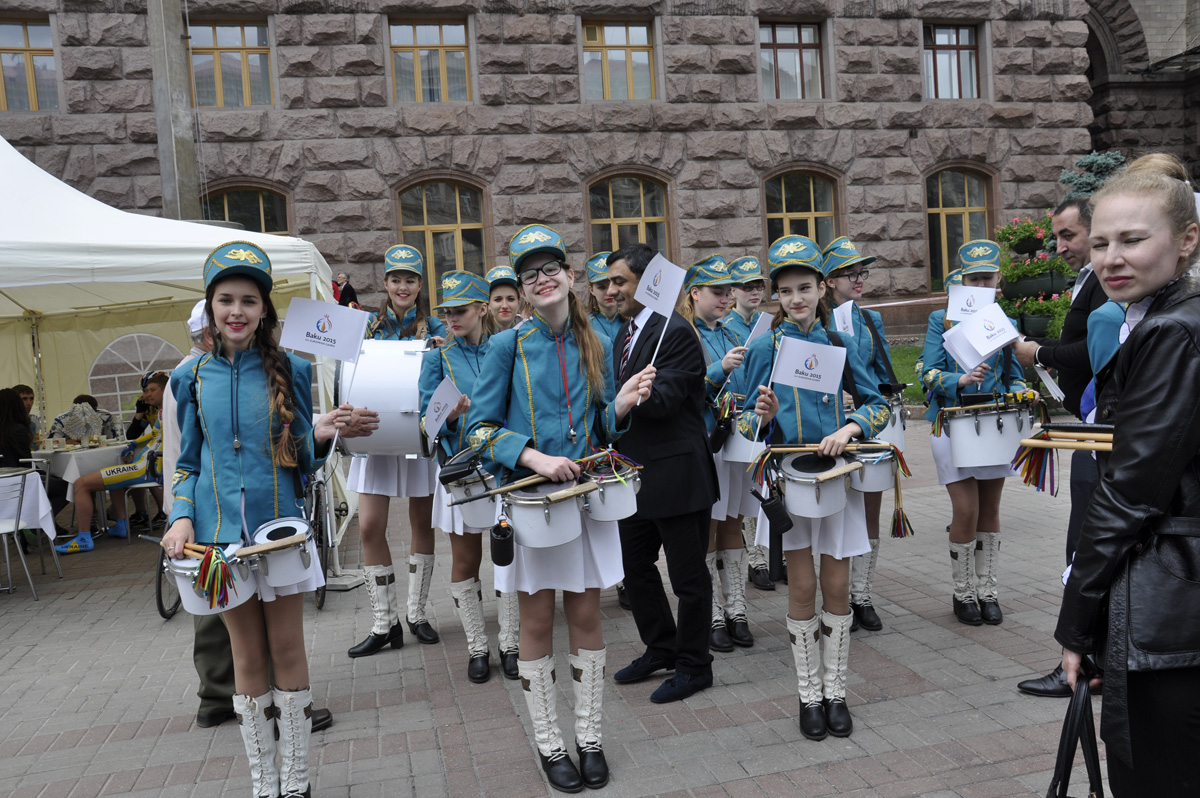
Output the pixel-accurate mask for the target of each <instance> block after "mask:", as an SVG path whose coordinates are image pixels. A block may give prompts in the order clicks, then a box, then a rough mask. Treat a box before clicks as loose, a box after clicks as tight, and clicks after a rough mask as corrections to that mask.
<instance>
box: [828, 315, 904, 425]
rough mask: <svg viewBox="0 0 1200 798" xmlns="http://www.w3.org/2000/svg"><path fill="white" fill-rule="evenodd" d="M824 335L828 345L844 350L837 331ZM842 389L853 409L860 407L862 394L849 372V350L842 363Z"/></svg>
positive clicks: (843, 343) (843, 344)
mask: <svg viewBox="0 0 1200 798" xmlns="http://www.w3.org/2000/svg"><path fill="white" fill-rule="evenodd" d="M825 333H826V335H828V336H829V341H830V343H832V344H833V345H834V346H840V347H841V348H842V349H846V344H845V342H844V341H842V336H841V334H840V333H839V332H838V331H837V330H835V329H832V328H830V329H828V330H826V331H825ZM889 369H890V366H889ZM842 388H843V389H845V391H846V392H847V393H849V394H850V399H851V400H852V401H853V402H854V407H855V409H858V408H860V407H862V405H863V401H862V394H860V393H859V392H858V383H857V382H855V381H854V372H852V371H851V370H850V352H849V350H847V351H846V359H845V361H843V362H842ZM839 401H840V400H839Z"/></svg>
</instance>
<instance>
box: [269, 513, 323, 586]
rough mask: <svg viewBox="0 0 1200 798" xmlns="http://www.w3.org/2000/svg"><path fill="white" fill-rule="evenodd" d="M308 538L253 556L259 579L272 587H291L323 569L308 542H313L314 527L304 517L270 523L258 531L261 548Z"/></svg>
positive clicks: (281, 519) (280, 519)
mask: <svg viewBox="0 0 1200 798" xmlns="http://www.w3.org/2000/svg"><path fill="white" fill-rule="evenodd" d="M296 535H304V540H303V541H301V542H299V543H296V544H294V545H291V546H286V547H283V548H280V549H276V550H274V551H268V552H264V553H262V554H258V555H254V556H253V564H254V568H255V570H257V571H258V575H259V578H261V579H262V580H263V581H264V582H266V583H267V584H268V585H270V586H271V587H288V586H290V585H295V584H299V583H300V582H303V581H304V580H306V579H308V578H309V577H310V576H311V575H312V571H313V570H315V569H318V568H320V565H319V564H318V563H317V562H316V560H315V559H314V558H313V556H312V555H311V554H310V552H309V547H308V542H309V541H310V540H311V539H312V527H311V526H309V524H308V521H306V520H304V519H303V518H277V519H275V520H274V521H268V522H267V523H265V524H263V525H262V526H260V527H259V528H258V529H257V530H255V532H254V545H255V546H261V545H263V544H266V543H274V542H276V541H280V540H286V539H287V538H290V537H295V536H296Z"/></svg>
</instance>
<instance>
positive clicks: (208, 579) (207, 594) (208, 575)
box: [192, 546, 237, 609]
mask: <svg viewBox="0 0 1200 798" xmlns="http://www.w3.org/2000/svg"><path fill="white" fill-rule="evenodd" d="M236 581H237V578H236V577H235V576H234V575H233V568H231V567H230V565H229V560H227V559H225V552H224V551H222V550H221V548H220V547H219V546H209V547H208V548H207V549H206V550H205V552H204V559H202V560H200V567H199V568H197V569H196V575H195V576H194V577H192V587H193V588H195V589H196V590H197V591H199V593H200V595H202V596H204V598H206V599H208V606H209V609H215V608H223V607H225V606H226V605H227V604H229V591H230V589H231V588H232V589H233V595H235V596H236V595H237V586H236V585H235V584H234V583H235V582H236Z"/></svg>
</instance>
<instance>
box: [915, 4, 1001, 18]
mask: <svg viewBox="0 0 1200 798" xmlns="http://www.w3.org/2000/svg"><path fill="white" fill-rule="evenodd" d="M998 1H999V0H998ZM915 16H918V17H920V18H923V19H938V18H940V19H992V18H993V17H994V16H995V15H994V14H993V12H992V4H991V3H990V2H988V0H916V14H915Z"/></svg>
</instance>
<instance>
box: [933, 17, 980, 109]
mask: <svg viewBox="0 0 1200 798" xmlns="http://www.w3.org/2000/svg"><path fill="white" fill-rule="evenodd" d="M927 28H932V29H933V30H934V37H933V38H934V39H935V40H936V38H937V34H936V31H937V29H939V28H954V29H955V36H956V38H957V37H958V36H959V34H960V33H961V31H962V30H963V29H967V28H970V29H971V30H973V31H974V33H975V44H974V46H970V47H967V46H963V45H959V44H952V45H949V44H943V45H938V44H932V45H930V44H926V43H925V31H926V29H927ZM990 39H991V26H990V25H989V24H987V23H980V22H969V21H964V20H949V21H943V22H935V21H929V20H923V21H922V22H921V91H922V93H923V94H924V95H925V97H924V99H926V100H948V101H952V102H962V101H967V102H970V101H978V100H985V99H987V98H988V96H989V95H990V93H991V92H990V85H991V80H990V70H987V69H985V66H986V65H987V64H988V63H989V59H988V58H987V42H989V41H990ZM931 51H932V52H933V53H934V63H933V72H932V74H930V71H929V67H928V65H927V64H926V54H927V53H929V52H931ZM939 51H952V52H955V53H960V52H963V51H970V52H974V54H975V96H974V97H964V96H959V97H943V96H941V95H940V94H939V93H938V70H937V53H938V52H939ZM954 61H955V66H956V69H957V74H958V84H959V90H960V94H961V90H962V60H961V58H955V59H954ZM985 73H986V74H988V75H989V78H988V79H987V80H985V78H984V75H985ZM931 79H932V81H933V88H934V93H933V96H930V95H929V93H928V89H929V81H930V80H931ZM985 90H988V91H987V92H986V94H985Z"/></svg>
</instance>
